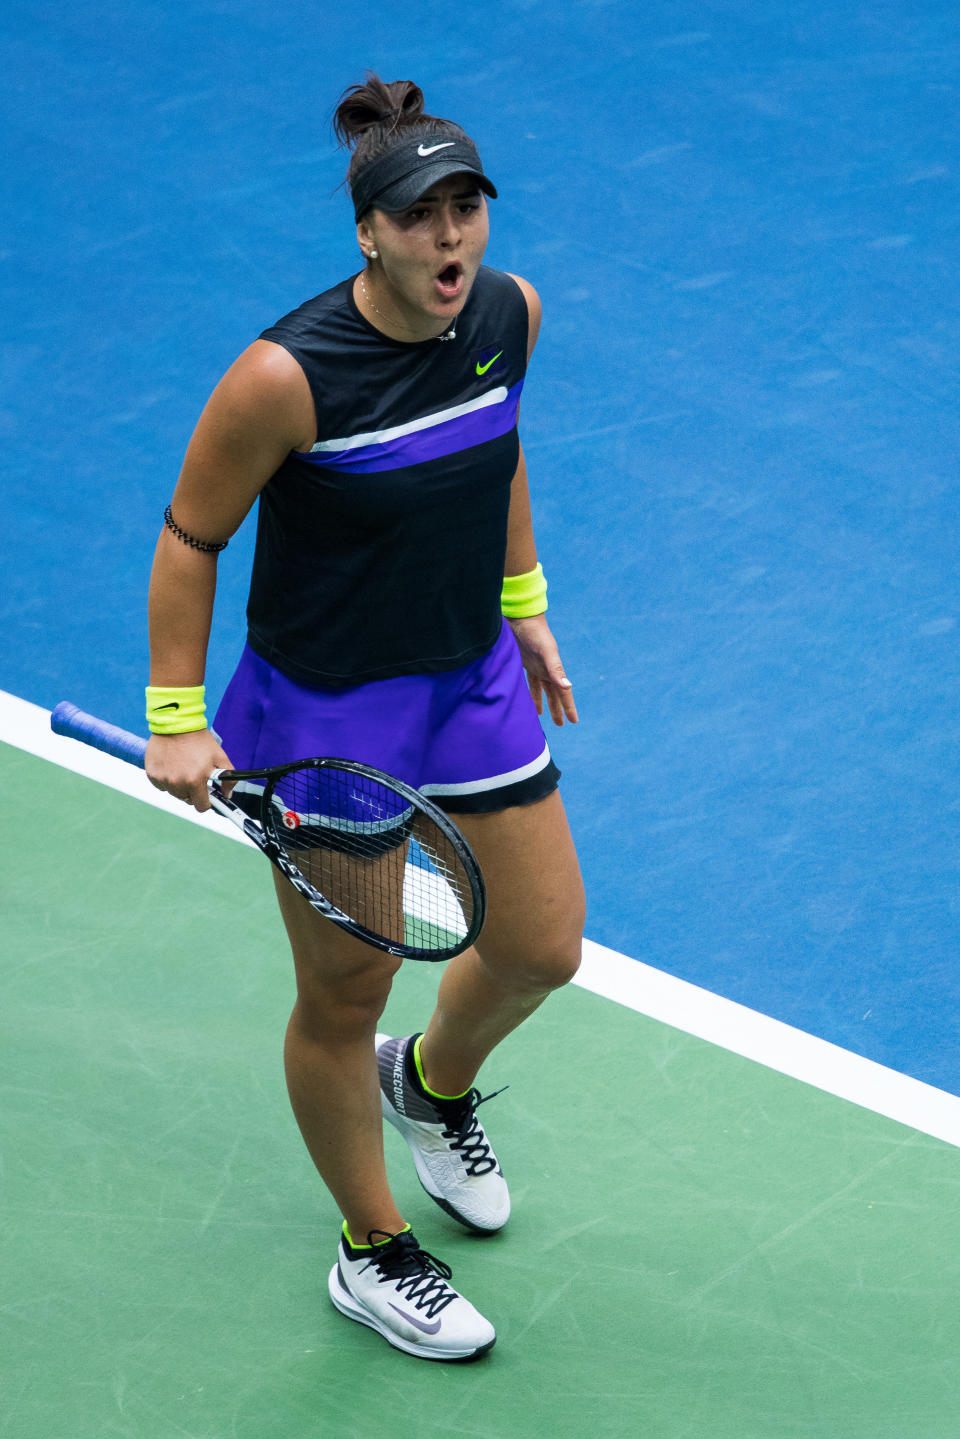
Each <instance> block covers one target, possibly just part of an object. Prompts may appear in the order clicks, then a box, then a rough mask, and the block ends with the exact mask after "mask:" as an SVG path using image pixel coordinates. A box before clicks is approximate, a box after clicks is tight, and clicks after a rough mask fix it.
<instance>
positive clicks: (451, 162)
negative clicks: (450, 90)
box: [350, 132, 497, 220]
mask: <svg viewBox="0 0 960 1439" xmlns="http://www.w3.org/2000/svg"><path fill="white" fill-rule="evenodd" d="M448 133H449V132H448ZM448 175H469V176H471V177H472V179H474V180H475V181H476V183H477V186H478V187H479V189H481V190H482V191H483V192H484V194H485V195H489V196H490V198H491V200H495V199H496V198H497V191H496V188H495V186H494V184H493V181H492V180H490V179H488V178H487V176H486V175H485V174H484V173H483V164H482V162H481V160H480V155H479V153H478V151H477V147H476V145H474V143H473V141H472V140H468V139H467V138H466V136H463V137H458V138H457V139H456V140H444V139H442V138H441V136H440V135H430V134H427V135H422V134H421V135H418V136H417V138H416V139H413V140H406V141H404V142H403V144H401V145H395V146H394V147H393V149H392V150H388V151H387V152H386V154H384V155H379V156H378V157H377V159H376V160H372V161H371V162H370V164H369V165H366V166H365V167H364V168H363V169H362V170H361V171H360V174H359V175H358V176H357V177H356V179H355V180H354V182H353V184H352V185H351V187H350V193H351V196H352V198H353V208H354V213H355V215H356V218H357V219H358V220H361V219H362V218H363V216H364V215H365V214H366V213H367V211H368V210H370V209H372V208H373V207H374V206H375V207H376V208H377V209H378V210H387V211H388V212H389V213H391V214H395V213H396V212H397V211H399V210H406V209H407V208H408V207H409V206H410V205H412V204H413V202H414V201H415V200H418V199H419V198H420V196H421V195H423V194H425V193H426V191H427V190H429V189H430V186H431V185H436V184H437V183H438V181H440V180H445V179H446V178H447V177H448Z"/></svg>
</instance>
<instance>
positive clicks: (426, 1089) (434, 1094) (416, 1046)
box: [413, 357, 496, 1099]
mask: <svg viewBox="0 0 960 1439" xmlns="http://www.w3.org/2000/svg"><path fill="white" fill-rule="evenodd" d="M494 358H496V357H494ZM492 363H493V361H491V364H492ZM422 1039H423V1035H422V1034H421V1035H419V1036H418V1038H417V1041H416V1043H415V1044H414V1046H413V1058H414V1061H415V1063H416V1066H417V1073H418V1074H419V1076H420V1083H421V1084H422V1085H423V1088H424V1093H426V1094H429V1096H430V1098H431V1099H463V1098H464V1097H465V1096H466V1095H468V1094H469V1093H470V1090H469V1089H465V1090H464V1091H463V1094H438V1093H437V1091H436V1090H435V1089H431V1088H430V1086H429V1084H428V1083H427V1081H426V1080H425V1079H424V1077H423V1065H422V1064H421V1063H420V1042H421V1040H422Z"/></svg>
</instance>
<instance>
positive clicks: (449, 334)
mask: <svg viewBox="0 0 960 1439" xmlns="http://www.w3.org/2000/svg"><path fill="white" fill-rule="evenodd" d="M360 288H361V290H362V291H363V298H364V299H365V300H366V302H367V304H368V305H369V306H370V308H371V310H373V311H374V312H375V313H376V314H378V315H379V316H380V318H381V320H387V317H386V315H385V314H384V313H383V311H382V310H381V309H380V308H379V306H377V305H375V304H374V302H373V300H371V298H370V291H369V290H368V289H367V286H366V283H365V282H364V278H363V271H362V270H361V271H360ZM458 318H459V316H458V315H454V317H453V320H452V321H451V323H450V327H449V329H448V330H447V331H446V332H445V333H444V334H442V335H437V336H436V338H437V339H438V340H455V339H456V337H457V320H458ZM387 324H388V325H390V324H394V325H396V324H400V325H403V328H404V329H405V330H410V328H411V327H410V326H409V325H405V324H404V322H403V320H399V321H397V320H392V321H391V320H387ZM411 333H412V331H411Z"/></svg>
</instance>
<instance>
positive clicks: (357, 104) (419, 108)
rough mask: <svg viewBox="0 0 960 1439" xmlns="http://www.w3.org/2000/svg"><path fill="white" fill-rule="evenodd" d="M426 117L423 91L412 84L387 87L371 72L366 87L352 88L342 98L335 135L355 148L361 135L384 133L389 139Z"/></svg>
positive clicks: (335, 117)
mask: <svg viewBox="0 0 960 1439" xmlns="http://www.w3.org/2000/svg"><path fill="white" fill-rule="evenodd" d="M421 115H423V91H422V90H421V89H420V86H419V85H415V84H414V82H413V81H412V80H392V81H391V82H390V83H389V84H386V83H385V82H384V81H383V80H381V79H380V76H379V75H377V74H375V73H374V71H372V70H368V71H367V77H366V80H365V81H364V83H363V84H362V85H351V86H350V87H349V89H347V90H345V91H344V92H343V94H342V95H341V97H340V101H339V104H338V105H337V108H336V110H335V111H334V115H333V129H334V134H335V135H336V137H337V139H338V140H339V141H340V143H341V145H349V146H350V147H351V148H353V147H354V146H355V145H356V143H357V141H358V140H359V139H360V137H361V135H365V134H366V133H367V132H368V131H370V130H375V129H381V130H382V131H383V133H384V134H385V135H388V134H390V133H391V132H392V131H393V130H397V129H399V128H400V126H401V125H409V124H411V123H412V122H413V121H414V120H417V119H419V118H420V116H421Z"/></svg>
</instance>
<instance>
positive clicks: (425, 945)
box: [263, 765, 474, 954]
mask: <svg viewBox="0 0 960 1439" xmlns="http://www.w3.org/2000/svg"><path fill="white" fill-rule="evenodd" d="M263 804H264V811H263V822H264V828H265V829H268V830H269V831H271V832H272V834H273V837H274V838H275V839H277V841H278V842H279V843H280V844H281V845H282V847H283V849H284V850H285V852H286V854H287V856H288V858H289V859H290V860H291V862H292V863H293V864H295V865H296V866H297V868H298V869H299V870H300V872H301V873H302V874H303V875H304V877H305V878H306V879H307V880H308V881H309V882H310V883H311V884H312V885H313V886H314V887H315V888H316V889H318V890H319V891H320V893H321V894H322V895H324V897H325V898H326V899H328V900H329V901H330V902H331V903H332V904H334V905H335V906H336V908H337V909H339V910H340V911H341V912H342V913H343V914H345V915H347V916H348V918H350V919H351V920H352V921H354V923H356V924H358V925H361V926H362V927H363V928H364V929H366V930H368V931H370V932H371V933H374V934H378V935H380V936H381V937H382V938H385V939H388V940H390V941H392V942H395V943H399V944H406V945H408V946H410V947H411V948H413V949H415V950H421V951H423V952H424V953H425V954H429V953H430V952H434V951H437V950H443V949H447V948H449V947H450V946H451V943H456V941H457V940H459V939H461V938H462V937H463V936H464V935H465V934H466V933H467V931H468V929H469V928H470V925H471V924H472V922H473V917H474V896H473V886H472V884H471V881H470V876H469V874H468V872H467V870H466V867H465V865H464V862H463V860H462V858H461V857H460V854H459V853H458V850H457V846H456V844H455V843H454V842H453V841H452V840H451V838H450V836H449V835H448V834H447V833H446V832H445V831H444V830H443V829H441V827H440V826H439V825H438V823H437V822H436V820H435V819H433V817H432V816H431V815H429V814H427V813H424V812H423V811H421V810H420V809H419V808H418V807H417V805H416V804H415V803H414V802H413V801H411V799H410V798H409V797H408V796H407V795H404V794H401V793H399V792H398V791H397V790H394V789H392V788H391V787H390V786H388V785H385V784H383V783H381V782H379V781H378V780H375V779H372V778H371V777H369V776H367V775H363V774H358V773H356V772H355V771H353V770H349V769H340V768H338V767H336V766H331V765H325V766H323V767H322V768H321V767H307V766H305V767H301V768H297V769H295V770H291V771H288V772H287V773H285V774H284V775H282V777H280V778H279V779H277V780H275V781H274V782H272V784H270V785H268V786H267V788H266V790H265V793H264V800H263Z"/></svg>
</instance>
